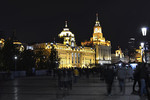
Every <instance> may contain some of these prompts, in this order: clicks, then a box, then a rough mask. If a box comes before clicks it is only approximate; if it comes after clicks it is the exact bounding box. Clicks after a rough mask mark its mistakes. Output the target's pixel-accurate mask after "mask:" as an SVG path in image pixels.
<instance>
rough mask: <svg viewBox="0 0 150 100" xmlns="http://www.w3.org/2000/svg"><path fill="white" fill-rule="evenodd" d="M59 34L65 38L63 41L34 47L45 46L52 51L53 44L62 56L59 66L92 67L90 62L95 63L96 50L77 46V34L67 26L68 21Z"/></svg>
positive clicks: (36, 48) (44, 47) (60, 56)
mask: <svg viewBox="0 0 150 100" xmlns="http://www.w3.org/2000/svg"><path fill="white" fill-rule="evenodd" d="M58 36H59V37H60V38H63V39H64V41H63V43H54V44H52V43H40V44H36V45H34V49H35V50H38V48H43V49H46V50H47V51H48V52H49V53H50V51H51V48H52V45H53V46H54V47H55V49H56V50H57V51H58V56H59V58H60V64H59V68H70V67H81V68H83V67H87V66H88V67H90V64H95V50H94V49H93V48H91V47H82V46H77V45H76V42H75V36H74V34H73V33H72V32H71V31H70V30H69V28H68V27H67V22H66V24H65V28H64V29H63V31H62V32H61V33H60V34H59V35H58Z"/></svg>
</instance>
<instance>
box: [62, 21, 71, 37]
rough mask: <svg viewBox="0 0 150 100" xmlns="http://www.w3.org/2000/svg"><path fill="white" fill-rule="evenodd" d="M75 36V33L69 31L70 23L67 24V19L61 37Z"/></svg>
mask: <svg viewBox="0 0 150 100" xmlns="http://www.w3.org/2000/svg"><path fill="white" fill-rule="evenodd" d="M66 36H67V37H68V36H69V37H74V34H73V33H72V32H71V31H69V28H68V25H67V21H65V28H64V29H63V31H62V32H61V33H60V34H59V37H66Z"/></svg>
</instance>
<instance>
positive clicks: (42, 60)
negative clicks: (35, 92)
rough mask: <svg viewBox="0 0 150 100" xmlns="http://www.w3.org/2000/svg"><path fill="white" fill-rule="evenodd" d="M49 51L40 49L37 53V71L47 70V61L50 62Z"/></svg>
mask: <svg viewBox="0 0 150 100" xmlns="http://www.w3.org/2000/svg"><path fill="white" fill-rule="evenodd" d="M48 54H49V53H48V51H47V50H45V49H42V48H40V49H39V50H38V51H36V53H35V59H36V67H37V69H46V68H47V60H48Z"/></svg>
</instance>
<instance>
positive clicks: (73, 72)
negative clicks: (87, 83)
mask: <svg viewBox="0 0 150 100" xmlns="http://www.w3.org/2000/svg"><path fill="white" fill-rule="evenodd" d="M89 75H92V76H96V75H97V76H100V80H103V81H105V83H106V86H107V95H108V96H110V95H112V85H113V82H114V80H118V82H119V88H120V93H121V94H122V95H124V94H125V82H126V81H129V82H133V88H132V90H133V91H132V94H138V95H139V96H140V97H143V96H147V97H148V98H149V88H150V65H149V64H146V63H139V64H137V66H136V68H135V69H133V68H132V67H131V66H130V65H126V64H124V63H122V64H121V65H119V66H116V65H114V64H109V65H104V66H101V67H94V68H82V69H81V68H69V69H65V68H64V69H58V70H57V76H58V87H59V89H66V90H68V89H70V90H71V89H72V84H76V83H77V82H78V78H79V77H82V76H85V77H86V78H87V79H88V78H89ZM137 83H138V90H137V88H135V87H136V84H137ZM149 100H150V99H149Z"/></svg>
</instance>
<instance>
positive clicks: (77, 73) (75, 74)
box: [74, 68, 79, 83]
mask: <svg viewBox="0 0 150 100" xmlns="http://www.w3.org/2000/svg"><path fill="white" fill-rule="evenodd" d="M78 76H79V71H78V69H77V68H75V69H74V83H77V79H78Z"/></svg>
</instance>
